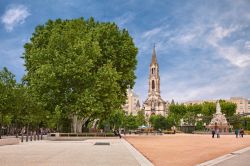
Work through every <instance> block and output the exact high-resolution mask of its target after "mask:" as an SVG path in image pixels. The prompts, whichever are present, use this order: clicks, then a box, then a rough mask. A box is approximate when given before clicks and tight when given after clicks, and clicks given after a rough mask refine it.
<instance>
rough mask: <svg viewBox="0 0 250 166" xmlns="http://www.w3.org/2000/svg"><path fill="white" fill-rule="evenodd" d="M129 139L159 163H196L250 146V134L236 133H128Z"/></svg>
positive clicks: (177, 165) (179, 165)
mask: <svg viewBox="0 0 250 166" xmlns="http://www.w3.org/2000/svg"><path fill="white" fill-rule="evenodd" d="M126 140H127V141H128V142H130V143H131V144H132V145H133V146H134V147H135V148H136V149H137V150H138V151H140V152H141V153H142V154H143V155H144V156H146V157H147V158H148V159H149V160H150V161H151V162H152V163H153V164H154V165H157V166H166V165H167V166H183V165H185V166H191V165H197V164H200V163H203V162H206V161H208V160H212V159H215V158H217V157H220V156H223V155H226V154H228V153H231V152H234V151H236V150H239V149H242V148H245V147H248V146H250V136H245V137H244V138H238V139H236V138H235V136H234V135H221V138H218V139H217V138H214V139H212V138H211V136H210V135H195V134H192V135H191V134H176V135H165V136H129V137H126ZM246 155H249V153H246V154H245V153H244V156H246ZM244 156H243V157H244ZM248 158H250V156H248ZM221 164H222V163H221ZM245 164H246V161H245Z"/></svg>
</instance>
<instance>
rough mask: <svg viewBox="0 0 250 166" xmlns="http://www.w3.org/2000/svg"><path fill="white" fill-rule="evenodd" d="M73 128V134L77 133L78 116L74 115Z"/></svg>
mask: <svg viewBox="0 0 250 166" xmlns="http://www.w3.org/2000/svg"><path fill="white" fill-rule="evenodd" d="M72 128H73V133H76V129H77V115H73V119H72Z"/></svg>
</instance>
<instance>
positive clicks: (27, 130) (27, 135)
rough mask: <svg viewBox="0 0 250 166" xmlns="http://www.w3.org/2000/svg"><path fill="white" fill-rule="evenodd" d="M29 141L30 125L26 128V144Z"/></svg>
mask: <svg viewBox="0 0 250 166" xmlns="http://www.w3.org/2000/svg"><path fill="white" fill-rule="evenodd" d="M28 141H29V124H28V125H27V126H26V142H28Z"/></svg>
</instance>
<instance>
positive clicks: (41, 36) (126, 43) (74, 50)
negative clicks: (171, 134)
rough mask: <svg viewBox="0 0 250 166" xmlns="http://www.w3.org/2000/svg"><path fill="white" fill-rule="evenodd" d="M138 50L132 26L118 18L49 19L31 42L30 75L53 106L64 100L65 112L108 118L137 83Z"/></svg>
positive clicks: (27, 61) (39, 93)
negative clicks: (128, 27)
mask: <svg viewBox="0 0 250 166" xmlns="http://www.w3.org/2000/svg"><path fill="white" fill-rule="evenodd" d="M136 54H137V48H136V47H135V46H134V43H133V40H132V38H131V37H130V36H129V33H128V31H127V30H125V29H123V30H120V29H119V28H118V27H117V26H116V25H115V24H114V23H100V22H96V21H95V20H94V19H93V18H90V19H89V20H84V19H83V18H79V19H73V20H61V19H57V20H55V21H52V20H49V21H48V22H47V23H46V24H45V25H40V26H37V27H36V29H35V32H34V33H33V35H32V37H31V39H30V42H29V43H26V44H25V52H24V60H25V66H26V70H27V75H26V76H25V80H26V81H27V83H28V85H29V86H30V88H31V90H32V91H33V93H35V94H36V96H37V97H38V98H39V100H40V101H41V102H42V103H43V106H44V107H45V108H46V109H47V110H50V111H51V112H54V111H55V107H56V106H59V107H60V109H61V114H62V116H63V114H64V115H66V116H68V117H70V116H73V115H77V116H78V117H89V118H92V119H95V118H105V117H108V116H109V115H110V114H112V110H116V109H119V108H120V107H121V105H122V104H123V103H124V102H125V99H126V88H127V87H128V86H130V87H133V85H134V80H135V73H134V71H135V69H136V64H137V60H136ZM52 114H53V113H52Z"/></svg>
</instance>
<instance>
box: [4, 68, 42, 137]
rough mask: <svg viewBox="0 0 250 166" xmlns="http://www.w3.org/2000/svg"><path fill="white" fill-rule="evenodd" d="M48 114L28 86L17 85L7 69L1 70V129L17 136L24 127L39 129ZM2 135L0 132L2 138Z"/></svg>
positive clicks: (13, 76)
mask: <svg viewBox="0 0 250 166" xmlns="http://www.w3.org/2000/svg"><path fill="white" fill-rule="evenodd" d="M46 113H47V112H46V111H44V110H43V109H42V107H41V105H40V103H39V102H38V101H37V100H36V98H35V97H34V96H32V94H31V93H29V89H28V87H27V86H24V85H23V84H19V83H17V82H16V80H15V75H14V74H12V73H11V72H10V71H9V70H8V69H7V68H3V69H2V70H0V129H2V127H4V129H5V130H4V131H5V132H7V133H9V134H17V133H18V132H21V130H22V129H24V127H26V130H28V128H32V129H33V130H35V129H38V128H39V126H41V125H42V123H43V120H45V119H46ZM2 134H3V131H2V130H0V138H1V135H2Z"/></svg>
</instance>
